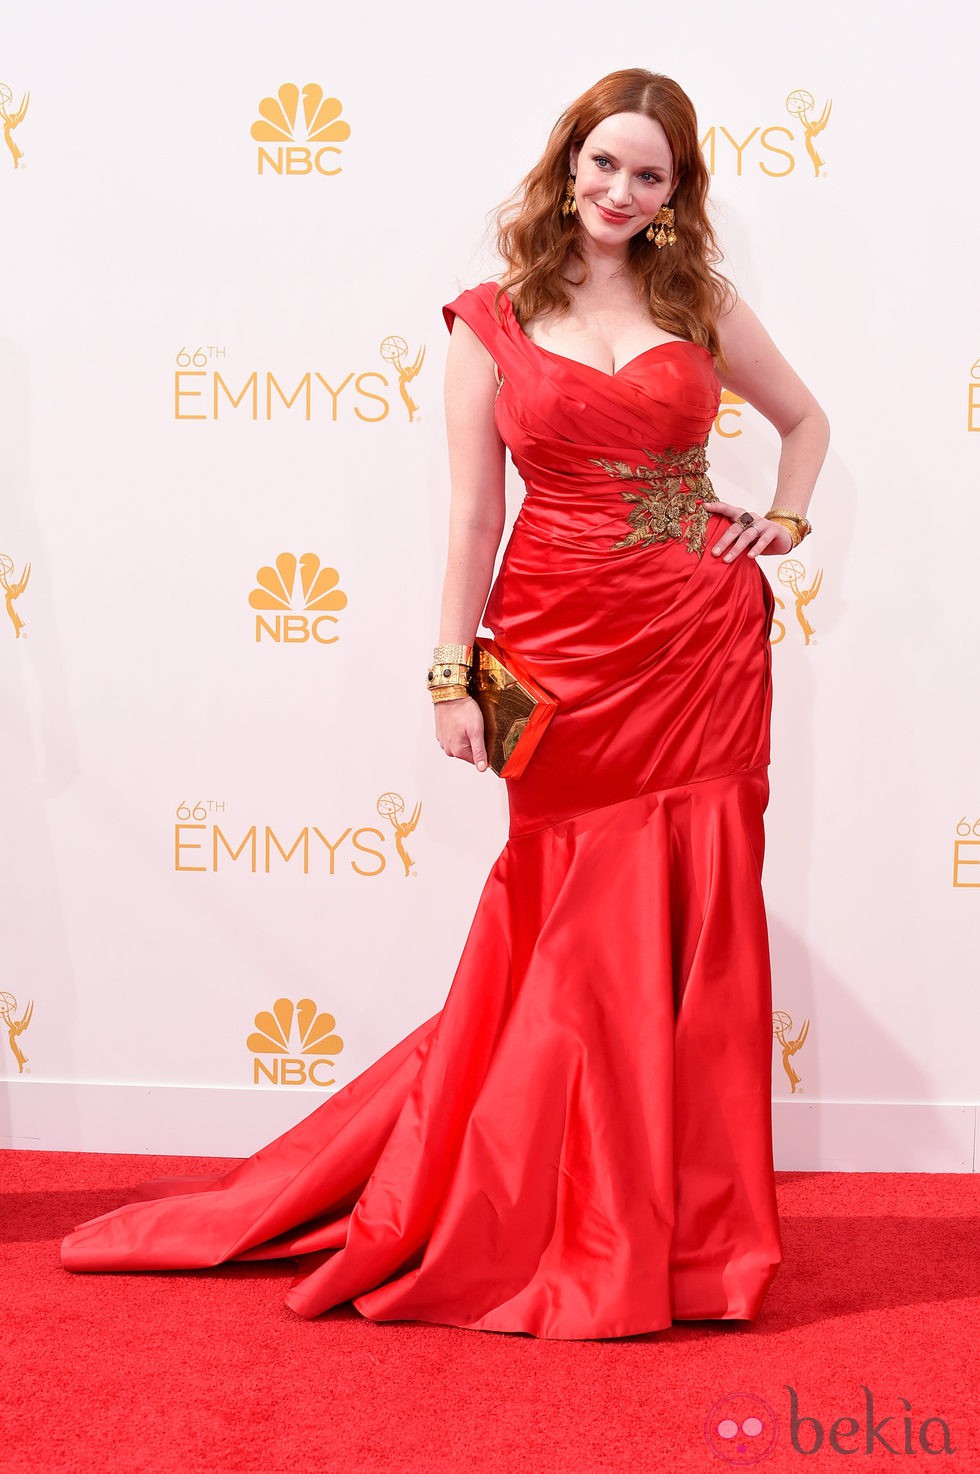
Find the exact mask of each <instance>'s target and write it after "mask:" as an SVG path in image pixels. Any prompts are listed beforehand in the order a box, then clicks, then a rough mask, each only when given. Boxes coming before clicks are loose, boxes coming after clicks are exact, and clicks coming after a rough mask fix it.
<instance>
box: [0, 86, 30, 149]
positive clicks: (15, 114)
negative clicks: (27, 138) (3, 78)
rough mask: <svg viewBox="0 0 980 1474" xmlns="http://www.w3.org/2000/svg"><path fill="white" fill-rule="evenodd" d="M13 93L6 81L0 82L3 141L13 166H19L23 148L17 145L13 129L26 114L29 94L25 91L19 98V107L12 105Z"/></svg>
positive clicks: (0, 117)
mask: <svg viewBox="0 0 980 1474" xmlns="http://www.w3.org/2000/svg"><path fill="white" fill-rule="evenodd" d="M13 100H14V94H13V93H12V92H11V90H10V88H9V87H8V86H7V84H6V82H0V121H2V123H3V141H4V143H5V144H6V145H7V148H8V149H9V150H10V157H11V158H12V159H13V161H14V168H15V169H19V168H20V161H21V159H22V158H23V157H24V150H23V149H21V148H18V147H17V140H16V139H15V138H14V129H15V128H18V127H19V126H20V124H21V123H22V122H23V121H24V118H25V116H26V114H27V105H28V103H29V102H30V100H31V94H30V93H29V92H25V93H24V95H23V97H22V98H21V100H20V107H18V108H14V107H13V106H12V104H13Z"/></svg>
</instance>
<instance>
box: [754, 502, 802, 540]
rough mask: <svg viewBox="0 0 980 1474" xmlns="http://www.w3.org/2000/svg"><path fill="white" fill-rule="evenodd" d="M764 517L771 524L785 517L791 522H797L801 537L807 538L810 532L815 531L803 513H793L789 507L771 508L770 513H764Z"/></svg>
mask: <svg viewBox="0 0 980 1474" xmlns="http://www.w3.org/2000/svg"><path fill="white" fill-rule="evenodd" d="M764 516H765V517H767V518H768V520H769V521H770V522H776V521H778V519H779V518H780V517H784V518H786V519H787V520H788V521H790V522H795V523H796V524H797V525H798V527H799V528H800V536H801V537H806V535H807V533H808V532H812V531H813V526H812V524H811V523H810V521H809V519H808V518H806V517H804V515H803V513H802V512H791V511H790V510H789V509H788V508H787V507H770V509H769V511H768V512H766V513H764Z"/></svg>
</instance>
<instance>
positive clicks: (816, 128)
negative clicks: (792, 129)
mask: <svg viewBox="0 0 980 1474" xmlns="http://www.w3.org/2000/svg"><path fill="white" fill-rule="evenodd" d="M832 106H833V102H832V99H830V98H828V100H827V105H826V107H825V108H824V110H823V112H822V113H821V114H820V116H819V118H811V116H810V113H811V111H812V110H813V108H814V107H816V103H815V102H814V100H813V93H812V92H807V91H805V90H804V89H803V88H802V87H798V88H797V89H796V91H795V92H791V93H790V95H789V97H787V99H786V111H787V112H788V113H789V115H790V117H791V118H799V120H800V122H801V123H802V124H803V130H804V139H803V142H804V143H805V145H806V151H807V153H808V154H809V155H810V163H811V164H812V165H813V173H814V177H815V178H817V179H819V178H820V171H821V169H822V168H823V166H824V161H823V159H822V158H821V157H820V155H819V154H818V153H817V146H816V144H815V143H814V141H813V140H814V139H815V138H816V137H817V135H818V134H819V133H822V132H823V130H824V129H825V128H826V126H827V123H828V122H829V120H830V109H831V107H832Z"/></svg>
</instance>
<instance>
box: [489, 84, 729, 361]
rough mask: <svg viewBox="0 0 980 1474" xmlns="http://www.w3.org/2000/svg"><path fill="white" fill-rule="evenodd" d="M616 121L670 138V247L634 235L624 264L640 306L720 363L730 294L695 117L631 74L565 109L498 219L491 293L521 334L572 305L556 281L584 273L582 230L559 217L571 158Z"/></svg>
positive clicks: (665, 87)
mask: <svg viewBox="0 0 980 1474" xmlns="http://www.w3.org/2000/svg"><path fill="white" fill-rule="evenodd" d="M614 113H643V114H644V116H646V117H648V118H652V119H653V120H654V122H657V123H659V124H660V126H661V127H662V128H663V130H664V132H665V133H666V135H667V142H668V143H669V144H670V152H671V156H672V158H673V163H674V171H673V172H674V179H675V186H674V190H673V193H672V195H671V200H670V203H671V206H672V208H673V209H674V211H675V212H676V225H675V229H676V232H677V243H676V245H673V246H664V247H663V249H662V250H658V249H657V247H656V246H655V245H653V244H651V242H649V241H648V240H647V239H646V234H645V232H644V231H640V232H638V233H637V234H636V235H634V236H633V238H632V239H631V240H630V242H629V245H628V260H629V265H630V269H631V271H632V273H633V277H634V279H635V281H636V286H637V291H638V293H639V295H640V298H641V300H645V301H647V302H648V303H649V307H650V315H651V316H652V318H653V320H654V322H655V323H656V324H657V326H658V327H661V328H663V329H664V331H665V332H667V333H672V334H675V335H676V336H677V337H681V338H687V339H689V340H690V341H691V342H693V343H700V344H701V346H702V347H703V348H707V349H708V350H709V352H711V353H712V354H714V355H715V356H716V357H718V358H720V357H721V346H720V343H719V341H718V328H717V322H718V316H719V313H720V311H721V309H722V307H723V305H724V303H725V301H726V299H727V298H729V297H730V296H731V294H732V288H731V286H730V284H729V283H728V282H727V280H726V279H725V277H723V276H722V275H721V273H720V272H718V271H716V270H715V263H716V262H718V261H720V260H721V251H720V250H719V248H718V242H717V240H716V238H715V233H714V231H713V229H712V227H711V222H710V221H709V219H708V216H707V211H706V200H707V195H708V184H709V181H710V176H709V174H708V170H707V167H706V165H705V162H704V158H703V156H702V153H701V146H700V144H699V142H698V124H697V115H696V113H695V111H694V105H693V104H692V102H691V99H690V98H689V97H688V95H687V93H686V92H684V91H683V90H682V88H680V87H678V85H677V83H676V82H673V81H671V79H670V77H663V76H660V75H659V74H658V73H656V72H647V71H644V70H643V68H642V67H629V68H626V69H625V70H623V71H619V72H610V73H609V75H608V76H607V77H603V78H602V79H601V81H599V82H596V84H595V85H594V86H593V87H590V88H589V90H588V91H587V92H583V94H582V96H581V97H579V98H577V99H576V101H575V102H573V103H572V104H571V105H570V106H569V107H567V108H566V109H565V111H564V112H563V113H562V115H561V117H560V118H559V119H558V122H557V123H556V124H555V126H554V128H553V129H552V130H551V136H550V138H549V139H548V146H547V148H546V149H545V151H544V153H543V154H542V156H541V158H540V159H539V161H538V163H537V164H535V166H534V168H533V169H532V170H531V171H530V173H529V174H528V175H526V177H525V178H524V179H523V180H522V182H521V184H520V185H519V186H518V188H517V190H516V191H515V192H514V194H513V195H512V196H511V198H510V200H508V201H506V202H505V203H504V205H503V206H502V207H501V209H500V211H499V213H498V217H497V249H498V251H499V253H500V256H501V257H502V259H503V261H504V263H505V271H504V277H503V281H502V283H501V286H500V289H499V291H498V293H497V303H498V311H499V296H500V292H503V291H506V292H507V294H508V296H509V297H510V299H511V302H512V303H513V307H514V313H515V315H516V317H517V320H518V322H519V323H520V324H521V326H522V327H523V326H524V325H525V324H526V323H529V322H530V321H531V320H532V319H533V318H535V317H538V316H540V315H542V314H544V313H548V312H553V311H554V312H558V313H559V314H561V313H562V312H565V311H567V310H568V308H569V307H570V306H571V298H570V296H569V294H568V291H567V290H566V285H565V281H564V280H563V276H564V272H565V269H566V268H567V266H568V264H569V262H570V261H572V260H575V261H577V262H578V263H579V264H580V267H581V270H580V271H578V272H576V273H575V277H576V278H577V279H579V280H584V279H585V277H586V275H587V274H588V266H587V263H586V261H585V258H584V256H583V254H582V249H581V232H582V226H581V224H580V222H579V221H578V219H577V217H576V216H575V215H572V214H569V215H562V213H561V206H562V202H563V200H564V198H565V182H566V180H567V178H568V174H569V150H570V148H571V147H572V145H578V146H579V147H581V145H582V144H583V143H584V142H585V139H586V138H587V137H588V135H589V134H590V133H591V132H592V130H593V129H594V128H597V127H598V125H599V124H600V123H601V122H602V121H603V119H604V118H608V117H611V116H612V115H613V114H614Z"/></svg>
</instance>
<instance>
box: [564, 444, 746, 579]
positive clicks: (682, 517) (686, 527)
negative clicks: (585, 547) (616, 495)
mask: <svg viewBox="0 0 980 1474" xmlns="http://www.w3.org/2000/svg"><path fill="white" fill-rule="evenodd" d="M707 446H708V441H707V438H706V439H705V441H704V444H703V445H692V446H691V447H690V448H689V449H688V450H674V449H672V448H671V447H670V446H668V447H667V448H666V449H665V450H644V452H643V454H644V455H645V456H646V458H647V460H648V461H649V462H650V464H649V465H645V466H629V465H627V463H626V462H625V461H610V460H606V459H600V460H596V459H594V458H593V459H592V465H594V466H601V467H602V469H603V470H604V471H608V473H609V475H610V476H616V477H618V478H619V479H620V480H621V481H633V482H637V483H639V485H640V486H641V487H642V488H643V490H637V491H624V492H623V497H624V498H625V500H626V501H628V502H634V503H635V505H634V507H633V510H632V511H631V512H630V514H629V516H628V517H627V519H626V520H627V521H628V522H629V524H630V527H631V528H632V531H631V532H628V533H627V534H626V536H625V537H623V538H620V540H619V542H615V543H613V547H614V548H631V547H634V546H635V545H636V544H637V543H665V542H669V541H670V540H671V539H672V538H673V539H676V540H677V541H680V540H683V541H684V542H685V543H686V544H687V549H688V551H689V552H691V553H696V554H697V556H698V557H699V558H700V556H701V554H702V553H703V552H704V536H705V530H706V528H707V525H708V518H709V517H710V516H711V512H710V511H709V509H708V505H707V504H708V503H710V502H716V501H718V497H717V496H715V491H714V487H713V486H712V485H711V482H710V480H709V479H708V474H707V473H708V459H707V454H706V452H707Z"/></svg>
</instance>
